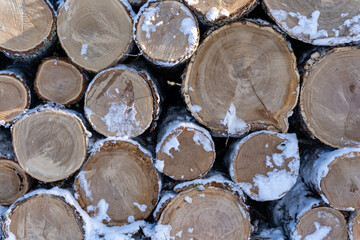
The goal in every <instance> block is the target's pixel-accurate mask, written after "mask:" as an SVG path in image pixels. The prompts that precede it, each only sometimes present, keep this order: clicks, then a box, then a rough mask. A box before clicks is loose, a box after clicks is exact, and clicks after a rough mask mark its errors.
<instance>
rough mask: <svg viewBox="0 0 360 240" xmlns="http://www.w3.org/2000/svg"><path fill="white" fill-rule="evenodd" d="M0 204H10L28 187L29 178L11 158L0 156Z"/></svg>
mask: <svg viewBox="0 0 360 240" xmlns="http://www.w3.org/2000/svg"><path fill="white" fill-rule="evenodd" d="M0 182H1V184H0V205H10V204H12V203H13V202H15V200H17V199H18V198H20V197H22V196H23V195H24V194H25V193H26V192H27V191H28V190H29V189H30V180H29V178H28V176H27V174H26V173H25V172H24V170H22V169H21V167H20V166H19V165H18V164H17V163H16V162H15V161H13V160H8V159H3V158H0Z"/></svg>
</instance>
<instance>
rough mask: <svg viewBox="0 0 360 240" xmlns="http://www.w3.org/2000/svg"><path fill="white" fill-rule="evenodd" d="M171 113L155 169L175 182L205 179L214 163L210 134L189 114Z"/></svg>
mask: <svg viewBox="0 0 360 240" xmlns="http://www.w3.org/2000/svg"><path fill="white" fill-rule="evenodd" d="M183 112H184V111H181V110H179V109H170V110H169V111H168V117H167V118H168V119H166V120H164V122H163V123H162V124H161V126H160V127H161V128H162V129H161V130H160V132H159V134H158V142H157V146H156V162H155V167H156V168H157V170H159V171H160V172H162V173H164V174H165V175H167V176H169V177H170V178H172V179H174V180H183V181H184V180H193V179H195V178H198V177H202V176H205V175H206V173H207V172H209V171H210V169H211V167H212V166H213V164H214V162H215V144H214V142H213V140H212V137H211V135H210V134H209V132H208V131H207V130H206V129H204V128H202V127H200V126H199V125H197V124H196V123H194V122H193V121H191V117H189V116H187V113H183Z"/></svg>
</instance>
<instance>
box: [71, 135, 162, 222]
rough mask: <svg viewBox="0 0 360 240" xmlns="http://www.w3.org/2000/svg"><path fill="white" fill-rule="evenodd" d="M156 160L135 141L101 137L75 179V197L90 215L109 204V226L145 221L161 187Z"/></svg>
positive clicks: (107, 220)
mask: <svg viewBox="0 0 360 240" xmlns="http://www.w3.org/2000/svg"><path fill="white" fill-rule="evenodd" d="M152 161H153V160H152V157H151V156H150V154H149V153H148V152H147V151H146V150H145V149H143V148H142V147H141V146H140V145H139V144H138V143H137V142H135V141H131V140H126V141H125V140H116V139H105V140H100V141H99V142H97V143H96V145H95V147H94V149H93V152H92V154H91V155H90V157H89V159H88V160H87V161H86V163H85V164H84V166H83V168H82V169H81V171H80V173H79V174H78V175H77V177H76V178H75V181H74V191H75V197H76V198H77V200H78V201H79V203H80V205H81V207H82V208H83V209H84V210H85V211H87V212H88V213H89V214H90V216H94V215H97V214H98V213H99V208H100V207H101V205H107V212H105V213H106V214H107V217H106V219H104V220H103V222H104V223H106V224H107V225H109V226H122V225H124V224H128V223H132V222H134V221H137V220H143V219H145V218H147V217H148V216H149V215H150V213H151V212H152V211H153V210H154V208H155V205H156V202H157V200H158V196H159V192H160V189H161V182H160V178H159V176H158V174H157V172H156V170H155V168H154V167H153V165H152Z"/></svg>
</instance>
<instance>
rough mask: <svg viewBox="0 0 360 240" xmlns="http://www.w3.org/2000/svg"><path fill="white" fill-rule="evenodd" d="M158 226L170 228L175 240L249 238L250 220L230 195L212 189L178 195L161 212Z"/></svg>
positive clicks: (242, 206) (245, 211)
mask: <svg viewBox="0 0 360 240" xmlns="http://www.w3.org/2000/svg"><path fill="white" fill-rule="evenodd" d="M158 223H159V224H162V225H167V226H170V227H171V231H170V233H169V234H170V236H171V237H174V239H180V238H181V239H191V238H193V239H228V240H232V239H234V240H235V239H236V240H247V239H249V237H250V217H249V214H248V212H247V209H246V207H245V206H244V204H243V203H242V201H241V200H240V199H239V198H238V197H237V196H235V195H234V194H232V193H231V192H230V191H228V190H225V189H222V188H217V187H212V186H208V187H205V189H204V190H203V191H199V190H196V189H195V188H192V189H190V190H187V191H183V192H180V193H179V194H178V195H177V196H176V197H174V198H173V199H172V200H171V201H170V203H169V204H168V205H167V206H166V208H165V209H164V210H163V212H162V213H161V216H160V219H159V221H158ZM178 237H179V238H178Z"/></svg>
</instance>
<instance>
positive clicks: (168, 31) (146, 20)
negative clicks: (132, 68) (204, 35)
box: [134, 0, 200, 67]
mask: <svg viewBox="0 0 360 240" xmlns="http://www.w3.org/2000/svg"><path fill="white" fill-rule="evenodd" d="M134 22H135V23H134V39H135V42H136V44H137V46H138V48H139V50H140V52H141V54H142V55H143V56H144V57H145V58H146V59H147V60H149V61H150V62H152V63H153V64H155V65H159V66H161V67H173V66H176V65H178V64H180V63H183V62H184V61H186V60H187V59H189V58H190V57H191V56H192V55H193V54H194V52H195V51H196V49H197V47H198V45H199V40H200V30H199V27H198V23H197V20H196V18H195V16H194V15H193V14H192V12H191V11H190V9H188V8H187V7H186V5H184V4H183V3H181V2H180V1H178V0H166V1H161V2H159V1H157V0H150V1H148V2H147V3H146V4H145V5H144V6H142V7H141V9H140V11H139V13H138V14H137V17H136V19H135V21H134Z"/></svg>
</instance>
